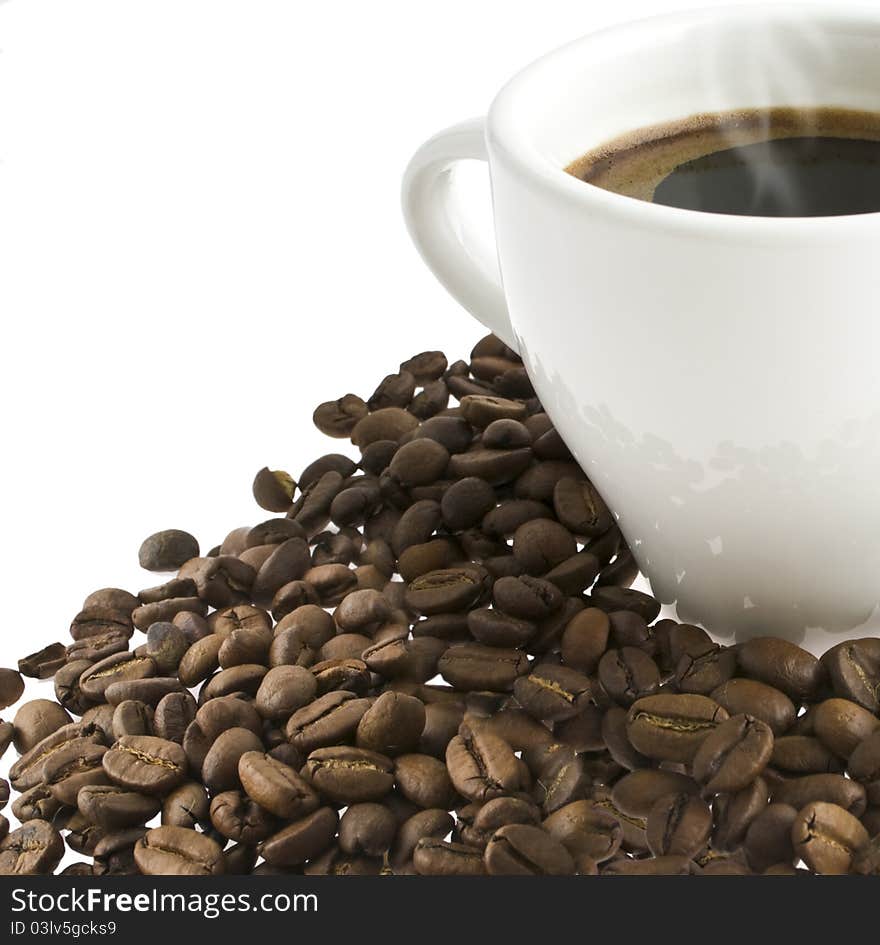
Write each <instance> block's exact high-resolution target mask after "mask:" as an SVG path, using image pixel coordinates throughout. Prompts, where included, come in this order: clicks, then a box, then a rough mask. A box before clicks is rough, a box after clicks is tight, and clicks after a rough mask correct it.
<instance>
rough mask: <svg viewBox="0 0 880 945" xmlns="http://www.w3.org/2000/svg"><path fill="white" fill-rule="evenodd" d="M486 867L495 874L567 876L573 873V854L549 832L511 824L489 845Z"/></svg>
mask: <svg viewBox="0 0 880 945" xmlns="http://www.w3.org/2000/svg"><path fill="white" fill-rule="evenodd" d="M483 859H484V862H485V864H486V871H487V872H488V873H490V874H491V875H493V876H504V875H524V876H565V875H570V874H572V873H574V871H575V865H574V860H573V859H572V857H571V854H570V853H569V852H568V850H566V848H565V847H564V846H563V845H562V844H561V843H560V842H559V841H558V840H556V839H555V838H554V837H552V836H551V835H550V834H549V833H547V832H546V831H544V830H542V829H541V828H540V827H533V826H530V825H529V824H508V825H507V826H505V827H502V828H501V829H500V830H497V831H496V832H495V833H494V834H493V835H492V838H491V839H490V840H489V842H488V844H487V845H486V852H485V854H484V857H483Z"/></svg>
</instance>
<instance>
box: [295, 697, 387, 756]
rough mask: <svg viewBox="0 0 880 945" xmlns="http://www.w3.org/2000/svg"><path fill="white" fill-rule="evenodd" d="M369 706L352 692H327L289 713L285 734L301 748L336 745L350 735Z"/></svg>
mask: <svg viewBox="0 0 880 945" xmlns="http://www.w3.org/2000/svg"><path fill="white" fill-rule="evenodd" d="M369 707H370V700H369V699H358V698H357V697H356V696H355V694H354V693H353V692H341V691H334V692H328V693H326V695H323V696H319V697H318V698H317V699H315V701H314V702H312V703H310V704H309V705H307V706H304V707H303V708H302V709H298V710H297V711H296V712H294V713H293V715H291V716H290V718H289V719H288V721H287V726H286V729H285V730H286V733H287V737H288V739H289V740H290V742H291V743H292V744H293V745H294V746H295V747H296V748H299V749H300V750H301V751H303V752H310V751H313V750H314V749H315V748H322V747H329V746H332V745H338V744H340V743H342V742H345V741H347V740H349V739H351V738H352V736H353V735H354V733H355V731H356V730H357V727H358V724H359V723H360V721H361V719H362V718H363V716H364V713H365V712H366V711H367V709H369Z"/></svg>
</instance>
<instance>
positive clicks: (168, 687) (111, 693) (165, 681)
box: [104, 676, 186, 706]
mask: <svg viewBox="0 0 880 945" xmlns="http://www.w3.org/2000/svg"><path fill="white" fill-rule="evenodd" d="M185 692H186V690H185V689H184V687H183V686H182V685H181V683H180V680H179V679H178V678H177V677H176V676H153V677H151V678H150V679H123V680H119V681H118V682H114V683H111V684H110V685H109V686H108V687H107V689H106V690H105V692H104V698H105V699H106V700H107V702H108V703H109V705H110V706H116V705H118V704H119V703H120V702H123V701H124V700H126V699H137V700H139V701H141V702H145V703H147V705H150V706H157V705H158V704H159V703H160V702H161V701H162V699H164V698H165V696H167V695H169V694H170V693H175V694H177V695H183V694H184V693H185Z"/></svg>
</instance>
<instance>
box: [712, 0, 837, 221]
mask: <svg viewBox="0 0 880 945" xmlns="http://www.w3.org/2000/svg"><path fill="white" fill-rule="evenodd" d="M698 49H699V53H698V56H699V60H698V64H697V65H698V75H699V76H700V81H702V83H703V87H704V88H705V89H706V90H707V91H708V95H709V99H710V101H711V105H710V110H711V111H716V112H724V111H732V110H740V109H749V110H752V109H756V110H760V111H759V116H760V123H759V125H758V127H757V128H756V137H758V138H761V139H763V140H767V139H768V138H770V137H772V136H774V135H773V131H772V129H771V127H770V126H771V114H770V112H768V111H766V109H772V108H780V107H796V108H798V110H799V111H800V112H801V115H800V119H801V120H800V121H799V132H798V135H799V136H812V135H817V134H819V133H821V132H820V122H819V120H818V115H817V109H819V108H821V107H822V106H827V105H831V104H834V103H832V102H828V101H825V96H826V95H827V92H826V91H825V90H827V88H828V81H827V77H828V76H829V73H832V72H833V71H834V69H835V65H836V59H837V57H836V56H835V54H834V51H833V50H832V48H831V45H830V44H829V42H828V40H827V36H825V35H824V34H823V30H822V28H821V27H820V26H819V25H818V24H817V23H816V22H815V21H813V20H811V18H810V14H809V12H808V11H800V12H799V13H795V12H791V11H773V10H772V8H771V9H770V11H769V12H768V19H767V21H766V22H765V23H763V24H756V23H755V22H754V21H753V20H751V19H749V20H743V22H733V23H731V22H729V21H726V22H724V23H723V24H721V25H719V26H718V27H716V28H713V29H712V30H710V31H709V35H708V36H707V37H706V38H705V40H704V41H703V42H701V43H700V44H698ZM753 127H754V126H753ZM726 137H728V138H729V139H730V140H729V146H730V147H734V146H736V145H737V144H741V143H742V142H741V141H737V140H735V138H734V132H733V131H730V132H728V133H727V134H726ZM756 153H757V152H756V151H755V149H750V148H748V147H746V148H743V149H742V150H741V152H740V154H741V156H742V159H743V160H744V161H745V162H747V166H748V169H749V173H750V175H751V177H752V179H753V183H754V190H753V193H754V195H755V200H754V206H755V207H757V206H762V205H764V206H766V205H767V204H768V203H772V204H773V205H775V206H778V207H780V208H781V209H788V210H790V211H791V212H794V208H796V207H798V206H799V205H803V199H802V196H801V195H799V190H798V183H797V181H796V180H794V179H793V177H792V175H790V174H788V173H786V171H785V168H784V167H780V166H779V165H774V164H773V163H772V162H768V161H762V160H756V159H755V154H756ZM799 196H801V199H799Z"/></svg>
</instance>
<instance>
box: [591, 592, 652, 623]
mask: <svg viewBox="0 0 880 945" xmlns="http://www.w3.org/2000/svg"><path fill="white" fill-rule="evenodd" d="M590 599H591V600H592V602H593V603H594V604H595V605H596V606H597V607H601V608H602V609H603V610H605V611H606V612H607V613H613V612H614V611H617V610H631V611H632V612H633V613H636V614H638V615H639V616H640V617H642V618H643V619H644V620H646V621H647V622H648V623H652V622H653V621H654V620H656V619H657V615H658V614H659V613H660V604H659V602H658V601H656V600H654V598H653V597H651V596H650V595H649V594H643V593H642V592H641V591H636V590H633V589H632V588H631V587H594V588H593V590H592V593H591V594H590Z"/></svg>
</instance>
